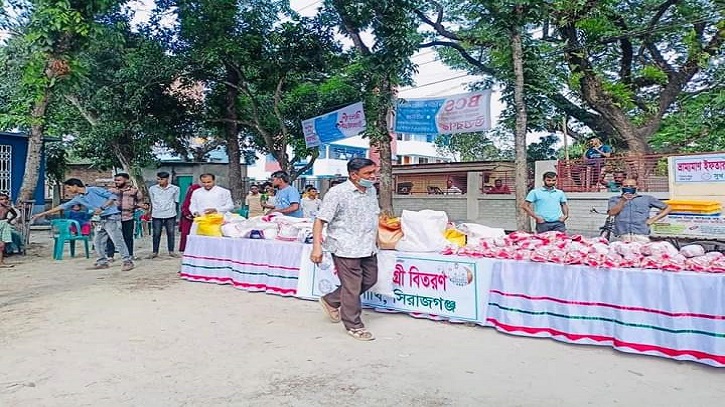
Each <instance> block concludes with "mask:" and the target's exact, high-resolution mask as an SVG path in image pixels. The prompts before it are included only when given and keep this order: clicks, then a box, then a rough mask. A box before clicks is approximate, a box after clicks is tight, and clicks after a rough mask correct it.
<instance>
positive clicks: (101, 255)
mask: <svg viewBox="0 0 725 407" xmlns="http://www.w3.org/2000/svg"><path fill="white" fill-rule="evenodd" d="M63 185H64V187H65V192H66V193H67V194H69V195H73V199H71V200H70V201H68V202H66V203H64V204H60V205H58V206H56V207H55V208H53V209H49V210H47V211H45V212H41V213H38V214H36V215H33V217H32V218H31V220H35V219H36V218H39V217H42V216H45V215H49V214H52V213H57V212H60V211H68V210H70V208H72V207H73V205H83V206H85V207H86V208H88V209H92V210H93V211H94V214H95V215H98V216H99V217H100V221H99V222H98V226H97V229H96V237H95V240H94V244H95V246H96V254H97V255H98V260H97V261H96V264H95V265H93V267H91V269H93V270H98V269H106V268H108V258H107V257H106V250H104V249H105V248H106V243H107V242H108V239H111V241H113V242H114V244H115V245H116V247H117V248H118V251H119V252H120V253H121V257H122V259H123V267H122V268H121V270H122V271H129V270H131V269H133V267H134V265H133V259H132V257H131V255H130V254H129V252H128V248H126V243H125V242H124V241H123V234H122V233H121V211H120V210H119V209H118V206H117V205H116V200H117V199H118V198H117V197H116V196H115V195H113V194H112V193H111V192H110V191H108V190H106V189H104V188H98V187H87V186H85V185H83V182H82V181H81V180H79V179H77V178H69V179H67V180H65V182H63Z"/></svg>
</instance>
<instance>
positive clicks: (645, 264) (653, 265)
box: [639, 256, 662, 270]
mask: <svg viewBox="0 0 725 407" xmlns="http://www.w3.org/2000/svg"><path fill="white" fill-rule="evenodd" d="M661 261H662V259H658V258H655V257H651V256H646V257H644V258H642V262H641V263H640V265H639V266H640V267H642V268H643V269H653V270H656V269H658V268H660V262H661Z"/></svg>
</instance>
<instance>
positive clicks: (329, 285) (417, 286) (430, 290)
mask: <svg viewBox="0 0 725 407" xmlns="http://www.w3.org/2000/svg"><path fill="white" fill-rule="evenodd" d="M328 256H329V255H327V256H325V257H326V258H325V260H324V261H323V262H322V263H321V264H319V265H312V273H313V276H312V279H311V281H310V282H309V283H310V284H311V285H312V287H311V290H310V291H311V294H312V297H314V298H317V297H320V296H322V295H325V294H327V293H329V292H331V291H332V290H334V289H335V288H336V287H337V286H338V285H339V284H340V283H339V279H338V278H337V274H336V272H335V268H334V266H333V264H332V259H331V258H329V257H328ZM394 256H395V258H394V261H393V262H378V264H383V263H385V264H388V265H389V266H387V267H391V268H392V269H391V270H387V269H386V270H379V273H378V278H379V279H388V280H389V281H378V284H377V285H376V287H390V290H387V291H388V292H387V293H385V294H382V293H380V292H376V291H375V287H374V288H373V289H372V290H371V291H368V292H367V293H365V294H363V296H362V302H363V304H364V305H366V306H370V307H375V308H384V309H390V310H396V311H402V312H411V313H421V314H427V315H435V316H439V317H444V318H448V319H452V320H460V321H472V322H482V321H483V317H485V298H482V296H481V294H482V290H483V291H484V293H487V289H488V288H487V287H488V284H489V283H490V281H488V280H487V279H486V278H485V277H483V278H482V279H480V280H481V282H479V277H480V276H479V274H480V273H481V270H479V269H480V268H481V267H480V266H481V264H480V262H477V261H475V260H472V259H462V258H451V257H448V258H441V257H440V256H436V257H431V258H424V257H418V256H409V255H406V254H404V253H398V254H394ZM484 274H485V273H484ZM481 284H483V285H484V286H485V287H483V286H480V285H481ZM482 300H483V301H482Z"/></svg>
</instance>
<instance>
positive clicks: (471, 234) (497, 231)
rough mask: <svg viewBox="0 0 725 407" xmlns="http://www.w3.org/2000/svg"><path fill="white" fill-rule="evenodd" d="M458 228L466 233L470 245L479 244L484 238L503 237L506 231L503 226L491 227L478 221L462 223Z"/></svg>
mask: <svg viewBox="0 0 725 407" xmlns="http://www.w3.org/2000/svg"><path fill="white" fill-rule="evenodd" d="M456 229H458V230H460V231H461V232H463V234H465V235H466V240H467V242H468V244H469V245H478V244H479V243H480V242H481V241H482V240H488V239H493V238H495V237H503V236H505V235H506V232H504V230H503V229H502V228H490V227H488V226H484V225H479V224H478V223H461V224H459V225H458V226H456Z"/></svg>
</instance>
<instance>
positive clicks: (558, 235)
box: [536, 231, 566, 244]
mask: <svg viewBox="0 0 725 407" xmlns="http://www.w3.org/2000/svg"><path fill="white" fill-rule="evenodd" d="M536 238H537V239H541V240H543V241H544V242H546V244H549V243H553V242H556V241H560V240H564V239H566V233H563V232H556V231H551V232H544V233H538V234H536Z"/></svg>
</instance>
